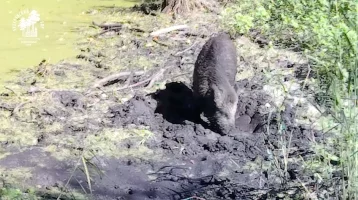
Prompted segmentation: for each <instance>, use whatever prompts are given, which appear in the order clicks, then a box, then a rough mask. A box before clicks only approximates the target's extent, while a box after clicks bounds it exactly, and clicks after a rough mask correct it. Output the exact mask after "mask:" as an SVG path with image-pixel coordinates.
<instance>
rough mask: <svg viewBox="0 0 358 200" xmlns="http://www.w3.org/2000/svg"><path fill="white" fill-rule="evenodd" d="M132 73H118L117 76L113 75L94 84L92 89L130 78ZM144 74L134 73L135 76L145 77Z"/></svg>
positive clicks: (141, 72)
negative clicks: (126, 77)
mask: <svg viewBox="0 0 358 200" xmlns="http://www.w3.org/2000/svg"><path fill="white" fill-rule="evenodd" d="M131 73H132V72H120V73H117V74H112V75H110V76H107V77H105V78H103V79H101V80H99V81H97V82H96V83H95V84H93V86H92V87H91V88H92V89H94V88H100V87H103V86H104V85H106V84H108V83H109V82H112V81H116V80H119V79H121V78H123V77H125V76H130V75H131ZM143 74H144V71H137V72H133V75H134V76H140V75H143Z"/></svg>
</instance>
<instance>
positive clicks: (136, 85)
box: [117, 77, 152, 91]
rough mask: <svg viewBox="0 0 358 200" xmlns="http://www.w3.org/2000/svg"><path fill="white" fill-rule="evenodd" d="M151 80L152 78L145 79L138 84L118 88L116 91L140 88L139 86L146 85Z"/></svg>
mask: <svg viewBox="0 0 358 200" xmlns="http://www.w3.org/2000/svg"><path fill="white" fill-rule="evenodd" d="M151 79H152V77H150V78H147V79H145V80H144V81H140V82H138V83H134V84H132V85H128V86H123V87H120V88H118V89H117V91H119V90H125V89H128V88H134V87H138V86H140V85H144V84H146V83H148V82H149V81H150V80H151Z"/></svg>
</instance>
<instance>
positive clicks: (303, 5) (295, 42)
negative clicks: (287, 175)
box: [222, 0, 358, 199]
mask: <svg viewBox="0 0 358 200" xmlns="http://www.w3.org/2000/svg"><path fill="white" fill-rule="evenodd" d="M222 17H223V22H224V26H226V27H227V28H228V29H229V30H230V31H232V32H235V33H240V34H243V35H246V36H249V37H251V38H252V39H254V37H255V36H254V34H253V33H259V34H260V35H261V36H263V37H264V38H266V39H267V40H268V41H270V42H269V45H275V46H279V47H282V48H288V49H293V50H295V51H299V52H302V53H303V54H304V55H305V56H306V57H307V58H308V59H309V61H310V65H311V66H312V69H313V71H314V72H315V74H316V76H315V79H317V80H318V84H317V87H316V88H317V90H315V91H313V92H314V93H315V96H316V100H317V102H318V103H319V104H320V105H321V106H324V107H325V108H326V110H328V112H327V113H324V114H325V116H326V119H330V120H331V122H330V123H331V124H334V128H332V127H327V128H328V129H329V130H330V132H333V133H335V136H334V138H333V139H331V140H330V141H331V142H330V143H329V144H328V145H326V146H322V144H317V147H316V148H315V149H316V153H317V157H318V158H322V157H323V158H324V160H323V161H319V162H322V163H328V164H327V166H328V167H329V168H331V169H330V170H328V171H330V172H333V171H334V170H335V169H334V168H335V166H332V165H331V164H329V163H330V162H329V161H332V160H334V161H337V162H338V163H339V165H338V166H339V167H338V169H336V170H339V171H342V172H343V174H344V176H345V177H348V178H346V179H343V178H342V183H341V185H340V191H341V195H342V197H343V199H356V198H358V142H357V137H358V125H357V121H358V119H357V115H358V109H357V97H358V95H357V89H358V83H357V76H358V62H357V61H358V56H357V51H358V36H357V33H358V29H357V22H358V2H357V1H356V0H340V1H337V0H336V1H333V0H319V1H311V0H277V1H273V0H271V1H267V0H254V1H250V0H239V1H236V2H235V3H233V4H232V6H230V7H228V8H227V9H226V10H225V11H224V13H223V15H222ZM311 92H312V91H311ZM328 116H329V117H328ZM325 123H327V122H325ZM326 172H327V171H326ZM320 173H321V174H318V175H319V176H326V178H327V179H326V180H329V178H330V177H329V176H330V175H331V174H329V173H328V174H327V175H324V174H323V172H322V171H321V172H320Z"/></svg>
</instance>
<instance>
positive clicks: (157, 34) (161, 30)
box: [150, 25, 189, 37]
mask: <svg viewBox="0 0 358 200" xmlns="http://www.w3.org/2000/svg"><path fill="white" fill-rule="evenodd" d="M188 28H189V26H188V25H177V26H172V27H168V28H163V29H160V30H158V31H154V32H152V33H150V36H153V37H154V36H159V35H161V34H164V33H169V32H172V31H175V30H183V29H188Z"/></svg>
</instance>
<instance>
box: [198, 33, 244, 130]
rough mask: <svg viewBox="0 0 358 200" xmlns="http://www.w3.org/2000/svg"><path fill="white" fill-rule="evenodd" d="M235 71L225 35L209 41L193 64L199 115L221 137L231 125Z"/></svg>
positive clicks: (231, 48) (230, 45)
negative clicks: (200, 113)
mask: <svg viewBox="0 0 358 200" xmlns="http://www.w3.org/2000/svg"><path fill="white" fill-rule="evenodd" d="M236 72H237V53H236V48H235V45H234V43H233V41H232V40H231V39H230V37H229V35H227V34H225V33H221V34H219V35H217V36H215V37H212V38H210V39H209V40H208V41H207V42H206V43H205V45H204V46H203V48H202V50H201V52H200V53H199V56H198V58H197V60H196V63H195V69H194V75H193V92H194V96H195V99H196V102H197V104H198V108H199V109H200V112H203V113H204V115H205V116H206V117H207V118H208V119H209V121H210V125H211V126H212V128H213V129H214V130H215V131H216V132H219V133H221V134H227V133H228V132H229V131H230V130H231V129H232V128H234V126H235V113H236V109H237V102H238V97H237V94H236V91H235V89H234V84H235V76H236Z"/></svg>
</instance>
